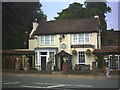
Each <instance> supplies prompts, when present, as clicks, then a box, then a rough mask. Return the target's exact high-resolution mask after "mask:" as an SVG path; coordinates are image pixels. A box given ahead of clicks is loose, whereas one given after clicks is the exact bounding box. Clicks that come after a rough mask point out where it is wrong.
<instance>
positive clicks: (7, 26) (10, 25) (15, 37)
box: [2, 2, 46, 50]
mask: <svg viewBox="0 0 120 90" xmlns="http://www.w3.org/2000/svg"><path fill="white" fill-rule="evenodd" d="M41 7H42V5H41V4H40V3H39V2H34V3H33V2H3V3H2V49H4V50H5V49H15V48H27V41H28V35H29V33H30V31H31V30H32V21H33V20H34V19H36V18H37V19H38V20H46V15H44V14H43V12H42V10H41V9H40V8H41Z"/></svg>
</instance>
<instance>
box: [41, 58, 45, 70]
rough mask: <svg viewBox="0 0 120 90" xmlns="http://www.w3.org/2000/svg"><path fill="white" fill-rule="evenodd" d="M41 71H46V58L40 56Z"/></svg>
mask: <svg viewBox="0 0 120 90" xmlns="http://www.w3.org/2000/svg"><path fill="white" fill-rule="evenodd" d="M41 70H46V56H41Z"/></svg>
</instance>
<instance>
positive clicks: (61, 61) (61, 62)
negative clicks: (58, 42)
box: [60, 56, 63, 70]
mask: <svg viewBox="0 0 120 90" xmlns="http://www.w3.org/2000/svg"><path fill="white" fill-rule="evenodd" d="M60 58H61V60H60V64H61V70H63V57H62V56H61V57H60Z"/></svg>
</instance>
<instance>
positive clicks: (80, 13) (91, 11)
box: [55, 0, 111, 44]
mask: <svg viewBox="0 0 120 90" xmlns="http://www.w3.org/2000/svg"><path fill="white" fill-rule="evenodd" d="M102 1H103V0H102ZM110 11H111V8H110V7H109V6H107V4H106V2H85V3H84V7H83V4H80V3H76V2H75V3H73V4H70V5H69V7H68V8H66V9H63V10H62V12H59V13H58V15H59V16H58V17H55V19H56V20H61V19H78V18H90V17H94V16H95V15H96V14H97V15H99V17H100V18H99V20H100V28H101V30H102V44H104V41H105V39H106V37H105V36H106V35H105V34H106V29H107V23H106V20H105V17H106V16H105V13H108V12H110Z"/></svg>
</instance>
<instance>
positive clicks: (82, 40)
mask: <svg viewBox="0 0 120 90" xmlns="http://www.w3.org/2000/svg"><path fill="white" fill-rule="evenodd" d="M89 36H90V34H89V33H86V34H73V44H89V43H90V37H89Z"/></svg>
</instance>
